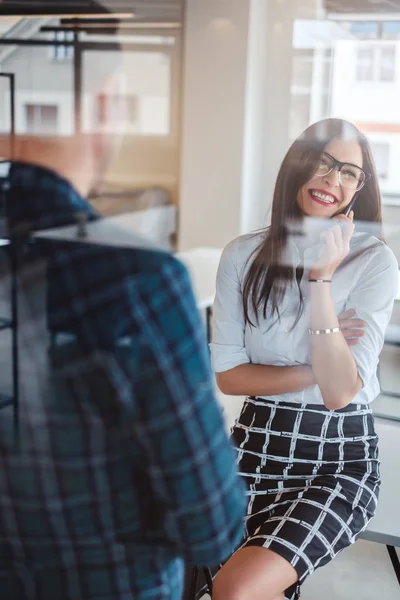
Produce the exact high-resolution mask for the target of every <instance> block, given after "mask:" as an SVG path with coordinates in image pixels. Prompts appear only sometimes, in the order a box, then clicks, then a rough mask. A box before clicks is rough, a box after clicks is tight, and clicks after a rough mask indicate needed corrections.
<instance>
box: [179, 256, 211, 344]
mask: <svg viewBox="0 0 400 600" xmlns="http://www.w3.org/2000/svg"><path fill="white" fill-rule="evenodd" d="M221 254H222V250H221V249H220V248H193V249H192V250H187V251H186V252H178V253H177V254H176V257H177V258H179V260H180V261H181V262H183V264H184V265H185V267H186V268H187V270H188V272H189V275H190V277H191V280H192V285H193V291H194V295H195V297H196V300H197V306H198V308H199V310H205V311H206V328H207V340H208V341H209V342H210V341H211V307H212V305H213V303H214V298H215V282H216V278H217V270H218V265H219V261H220V259H221Z"/></svg>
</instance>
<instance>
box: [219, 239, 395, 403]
mask: <svg viewBox="0 0 400 600" xmlns="http://www.w3.org/2000/svg"><path fill="white" fill-rule="evenodd" d="M264 235H265V233H257V234H249V235H244V236H241V237H239V238H237V239H235V240H234V241H233V242H231V243H230V244H228V246H227V247H226V248H225V250H224V252H223V254H222V258H221V262H220V265H219V269H218V275H217V293H216V298H215V303H214V310H213V340H212V343H211V344H210V348H211V356H212V361H213V367H214V370H215V372H217V373H221V372H223V371H228V370H230V369H233V368H234V367H237V366H239V365H242V364H248V363H253V364H258V365H277V366H296V365H302V364H308V365H310V364H311V344H310V336H309V333H308V330H309V326H310V302H309V293H308V292H309V285H310V284H309V282H308V280H307V278H305V277H303V279H302V281H301V284H300V286H301V290H302V293H303V296H304V311H303V313H302V316H301V318H300V320H299V322H298V323H297V325H296V326H295V327H294V328H293V325H294V322H295V320H296V315H297V311H298V308H299V291H298V287H297V284H294V285H293V286H289V287H288V289H287V292H286V295H285V298H284V300H283V301H282V303H281V306H280V320H279V319H278V318H276V316H275V315H274V316H273V317H271V315H268V313H267V318H266V319H264V318H263V316H262V314H261V315H260V318H259V325H258V326H257V325H256V327H252V326H250V325H249V324H245V321H244V312H243V307H242V290H243V284H244V278H245V274H246V273H247V270H248V268H249V266H250V265H251V260H252V253H253V251H254V250H255V248H257V247H258V245H259V244H260V242H261V240H262V239H263V236H264ZM350 248H351V249H350V255H349V257H348V259H346V260H345V261H344V263H343V264H342V265H340V267H339V268H338V269H337V270H336V272H335V274H334V277H333V280H332V284H331V285H332V294H333V297H334V301H335V306H336V311H337V314H338V315H339V314H340V313H341V312H343V311H344V310H349V309H354V310H355V311H356V316H357V317H358V318H360V319H363V320H364V321H366V323H367V326H366V332H365V335H364V337H363V338H362V339H361V341H360V342H359V343H358V344H357V345H356V346H353V347H351V351H352V353H353V355H354V358H355V361H356V364H357V367H358V372H359V375H360V378H361V380H362V381H363V384H364V385H363V388H362V389H361V391H360V392H359V393H358V394H357V396H355V398H354V399H353V401H352V402H353V403H354V404H368V403H370V402H372V400H374V399H375V398H376V397H377V396H378V394H379V383H378V379H377V374H376V371H377V366H378V361H379V354H380V352H381V350H382V346H383V341H384V335H385V330H386V327H387V325H388V323H389V320H390V317H391V314H392V310H393V303H394V299H395V297H396V294H397V286H398V263H397V260H396V258H395V256H394V254H393V252H392V251H391V250H390V249H389V248H388V247H387V246H386V245H385V244H384V243H383V242H381V241H379V240H378V239H377V238H375V237H373V236H371V235H369V234H366V233H357V232H355V233H354V234H353V237H352V240H351V246H350ZM320 254H321V246H320V245H319V244H318V245H316V246H314V247H312V248H309V249H306V250H305V252H304V259H303V261H304V262H303V261H302V262H303V264H305V265H310V266H311V265H312V264H314V262H315V260H316V259H317V258H318V256H319V255H320ZM285 256H286V257H289V260H290V261H293V262H292V263H291V264H294V265H295V266H298V265H299V264H300V256H301V253H300V250H299V248H298V246H297V245H296V244H295V243H294V242H290V244H288V247H287V249H286V252H285ZM352 256H353V258H352ZM250 257H251V258H250ZM249 258H250V260H249ZM250 317H251V320H252V321H253V323H256V321H255V320H254V318H255V317H254V314H252V312H251V311H250ZM329 326H330V324H327V327H329ZM269 398H275V399H277V398H278V397H273V396H269ZM279 399H280V400H282V401H287V402H299V403H301V402H307V403H310V404H323V400H322V396H321V392H320V390H319V387H318V386H317V385H316V386H314V387H312V388H309V389H306V390H304V391H302V392H291V393H286V394H281V395H280V396H279Z"/></svg>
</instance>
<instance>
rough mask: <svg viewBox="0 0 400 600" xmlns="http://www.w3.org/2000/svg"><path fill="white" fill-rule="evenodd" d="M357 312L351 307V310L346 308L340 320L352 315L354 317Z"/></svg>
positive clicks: (339, 317)
mask: <svg viewBox="0 0 400 600" xmlns="http://www.w3.org/2000/svg"><path fill="white" fill-rule="evenodd" d="M355 314H356V311H355V310H354V309H353V308H350V309H349V310H345V311H344V312H342V313H340V315H339V316H338V319H339V321H341V320H343V319H350V318H351V317H354V315H355Z"/></svg>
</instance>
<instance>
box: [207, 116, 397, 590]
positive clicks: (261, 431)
mask: <svg viewBox="0 0 400 600" xmlns="http://www.w3.org/2000/svg"><path fill="white" fill-rule="evenodd" d="M355 200H356V201H355ZM354 201H355V203H354V213H353V212H349V214H348V216H346V214H345V213H346V212H347V211H348V209H349V208H350V205H351V204H352V203H353V202H354ZM353 217H354V220H355V221H357V222H358V223H359V224H361V225H362V227H360V229H361V231H358V229H359V225H358V226H357V230H356V231H355V227H354V223H353ZM310 218H312V219H310ZM332 219H333V220H332ZM381 220H382V219H381V198H380V193H379V188H378V183H377V177H376V172H375V168H374V164H373V159H372V156H371V151H370V148H369V145H368V142H367V140H366V138H365V137H364V136H363V135H362V134H361V133H360V132H359V131H358V130H357V129H356V127H354V126H353V125H351V124H350V123H347V122H345V121H341V120H337V119H328V120H325V121H322V122H320V123H317V124H316V125H313V126H311V127H310V128H308V129H307V130H306V131H305V132H304V133H303V135H302V136H301V137H300V138H299V139H298V140H296V141H295V142H294V144H293V146H292V147H291V148H290V150H289V152H288V154H287V156H286V157H285V159H284V161H283V164H282V167H281V169H280V172H279V175H278V179H277V184H276V189H275V194H274V198H273V205H272V220H271V226H270V227H269V228H268V229H267V230H266V231H263V232H262V233H257V234H252V235H245V236H242V237H240V238H238V239H236V240H234V241H233V242H231V243H230V244H229V245H228V246H227V248H226V249H225V251H224V253H223V256H222V259H221V263H220V267H219V272H218V278H217V296H216V301H215V306H214V337H213V343H212V344H211V350H212V357H213V363H214V368H215V371H216V373H217V382H218V385H219V387H220V389H221V390H222V391H223V392H224V393H226V394H230V395H245V396H247V398H246V401H245V403H244V407H243V409H242V412H241V415H240V417H239V418H238V420H237V421H236V423H235V426H234V428H233V440H234V442H235V445H236V447H237V453H238V459H237V464H238V468H239V472H240V474H241V475H242V476H243V477H244V479H245V481H246V483H247V487H248V497H249V504H248V516H247V518H246V537H245V540H244V542H243V544H242V545H241V547H240V548H239V549H238V551H237V552H236V553H235V554H234V555H233V557H232V558H231V559H230V560H228V562H227V563H226V564H225V565H224V566H223V567H222V569H221V570H220V572H219V573H218V575H217V577H216V579H215V586H214V593H213V600H221V599H223V600H236V599H240V600H261V599H262V600H283V599H284V598H288V599H294V598H299V597H300V585H301V584H302V583H303V582H304V580H305V579H306V577H307V576H308V575H309V574H311V573H312V572H313V571H314V570H315V569H316V568H317V567H320V566H322V565H324V564H326V563H327V562H329V561H330V560H331V559H332V558H334V557H335V556H336V554H337V553H338V552H340V551H341V550H343V549H344V548H346V547H347V546H349V545H350V544H352V543H354V542H355V541H356V539H357V538H358V536H359V535H360V533H361V532H362V531H363V530H364V529H365V528H366V527H367V525H368V523H369V521H370V519H371V518H372V516H373V514H374V512H375V509H376V504H377V498H378V492H379V484H380V479H379V460H378V440H377V436H376V433H375V430H374V422H373V416H372V413H371V409H370V403H371V401H372V400H373V399H374V398H375V397H376V396H377V395H378V393H379V385H378V381H377V377H376V368H377V364H378V357H379V354H380V351H381V348H382V345H383V340H384V334H385V329H386V327H387V325H388V322H389V319H390V316H391V312H392V308H393V302H394V298H395V295H396V291H397V290H396V288H397V271H398V265H397V262H396V259H395V257H394V255H393V254H392V252H391V251H390V250H389V248H388V247H387V246H386V245H385V244H384V242H383V241H381V240H380V239H378V237H374V236H373V235H371V234H370V233H366V230H368V224H370V225H369V226H371V224H372V226H373V227H375V231H378V232H379V231H380V224H381ZM310 222H311V225H314V226H313V227H311V229H310V227H308V224H310ZM361 222H365V223H364V224H363V223H361ZM315 224H316V225H317V226H315ZM305 225H307V227H306V226H305ZM312 230H317V231H318V232H319V233H318V235H317V237H315V235H314V238H313V236H312V235H311V233H310V234H306V235H305V232H306V231H312ZM321 231H322V234H321ZM377 235H378V236H379V233H378V234H377ZM342 311H346V314H345V315H344V317H343V320H342V321H341V322H339V319H338V316H337V315H340V313H342ZM347 311H352V312H347ZM354 314H356V315H357V317H358V318H360V319H362V321H363V323H362V322H361V321H356V322H355V324H354V326H355V327H364V326H365V335H362V336H361V337H359V338H358V341H359V343H354V340H353V341H350V340H348V339H347V340H346V336H347V335H348V333H346V332H345V331H344V329H345V328H346V326H347V325H348V321H347V318H348V317H349V316H351V315H354ZM354 326H353V328H354ZM361 333H364V332H363V331H362V332H361ZM353 337H354V332H353V334H352V335H351V338H352V339H353ZM356 341H357V340H356Z"/></svg>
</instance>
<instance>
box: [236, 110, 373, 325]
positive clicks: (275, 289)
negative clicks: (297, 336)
mask: <svg viewBox="0 0 400 600" xmlns="http://www.w3.org/2000/svg"><path fill="white" fill-rule="evenodd" d="M337 138H339V139H342V140H346V141H347V140H351V141H357V142H358V143H359V144H360V146H361V150H362V155H363V169H364V170H365V171H366V172H368V173H370V174H371V178H370V179H369V181H368V182H367V184H366V185H365V186H364V187H363V188H362V189H361V190H360V191H359V192H358V198H357V202H356V204H355V206H354V220H355V221H368V222H374V223H382V208H381V194H380V190H379V185H378V177H377V174H376V169H375V164H374V159H373V157H372V153H371V148H370V145H369V143H368V140H367V138H366V137H365V135H363V134H362V133H361V132H360V131H359V130H358V129H357V127H355V126H354V125H352V124H351V123H349V122H348V121H344V120H342V119H325V120H323V121H319V122H318V123H315V124H314V125H311V126H310V127H308V128H307V129H306V130H305V131H304V132H303V133H302V134H301V135H300V137H299V138H297V140H296V141H295V142H294V143H293V145H292V146H291V148H290V149H289V151H288V153H287V154H286V156H285V158H284V160H283V162H282V165H281V168H280V170H279V174H278V178H277V181H276V185H275V191H274V196H273V202H272V214H271V225H270V227H268V229H266V230H265V233H264V239H263V240H262V242H261V244H260V245H259V246H258V247H257V248H256V250H255V252H254V254H253V256H252V257H250V260H252V263H251V266H250V268H249V270H248V272H247V275H246V277H245V281H244V286H243V309H244V315H245V321H246V323H249V324H250V325H254V323H253V322H252V321H251V319H250V308H251V309H252V311H253V313H254V314H255V315H256V318H257V320H258V317H259V315H260V312H261V311H262V314H263V317H264V319H265V318H266V316H267V305H268V304H269V303H270V306H269V308H270V310H271V314H272V315H274V314H275V315H277V317H278V318H279V304H280V303H281V301H282V300H283V298H284V295H285V293H286V289H287V286H288V285H289V283H295V282H296V284H297V286H298V289H299V312H298V316H297V320H296V323H297V321H298V319H299V318H300V315H301V313H302V310H303V297H302V294H301V291H300V280H301V278H302V276H303V272H304V269H303V268H302V267H299V268H295V267H292V266H288V265H284V264H282V263H281V258H282V253H283V250H284V249H285V247H286V244H287V240H288V230H287V224H288V222H290V221H296V220H297V221H300V220H301V219H302V217H303V213H302V211H301V209H300V207H299V205H298V203H297V195H298V192H299V190H300V188H301V187H302V186H303V185H305V184H306V183H307V182H308V181H310V179H311V178H312V176H313V174H314V173H315V170H316V168H317V166H318V163H319V160H320V158H321V155H322V153H323V151H324V149H325V148H326V146H327V145H328V144H329V142H331V141H332V140H333V139H337ZM253 257H254V258H253ZM296 323H295V324H296Z"/></svg>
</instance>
